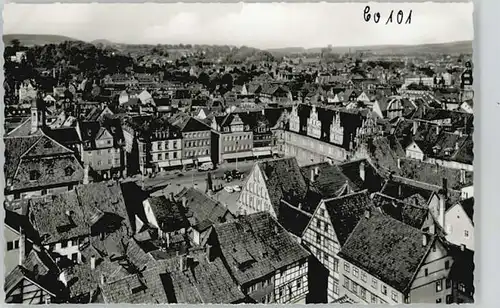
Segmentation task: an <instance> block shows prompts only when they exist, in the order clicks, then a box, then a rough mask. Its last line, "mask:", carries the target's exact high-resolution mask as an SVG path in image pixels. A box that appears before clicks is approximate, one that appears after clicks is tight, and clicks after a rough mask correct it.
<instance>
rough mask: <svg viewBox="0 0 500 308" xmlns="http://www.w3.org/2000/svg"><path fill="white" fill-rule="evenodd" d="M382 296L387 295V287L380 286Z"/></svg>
mask: <svg viewBox="0 0 500 308" xmlns="http://www.w3.org/2000/svg"><path fill="white" fill-rule="evenodd" d="M382 294H384V295H387V286H386V285H382Z"/></svg>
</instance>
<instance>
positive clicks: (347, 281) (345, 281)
mask: <svg viewBox="0 0 500 308" xmlns="http://www.w3.org/2000/svg"><path fill="white" fill-rule="evenodd" d="M344 288H345V289H346V290H348V289H349V278H347V277H344Z"/></svg>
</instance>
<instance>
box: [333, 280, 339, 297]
mask: <svg viewBox="0 0 500 308" xmlns="http://www.w3.org/2000/svg"><path fill="white" fill-rule="evenodd" d="M333 293H335V294H339V283H338V282H337V281H333Z"/></svg>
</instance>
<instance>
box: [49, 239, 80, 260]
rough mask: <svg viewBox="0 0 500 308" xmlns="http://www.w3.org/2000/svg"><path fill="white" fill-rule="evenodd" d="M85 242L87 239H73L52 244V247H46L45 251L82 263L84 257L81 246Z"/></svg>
mask: <svg viewBox="0 0 500 308" xmlns="http://www.w3.org/2000/svg"><path fill="white" fill-rule="evenodd" d="M84 241H85V238H72V239H69V240H63V241H59V242H57V243H52V244H50V245H45V249H47V250H48V251H51V252H55V253H57V254H60V255H61V256H63V257H66V258H68V259H70V260H74V261H76V262H81V261H82V255H81V253H80V244H81V243H83V242H84Z"/></svg>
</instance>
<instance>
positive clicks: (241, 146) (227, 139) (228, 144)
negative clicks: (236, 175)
mask: <svg viewBox="0 0 500 308" xmlns="http://www.w3.org/2000/svg"><path fill="white" fill-rule="evenodd" d="M220 143H221V156H222V157H221V160H225V159H233V158H229V157H232V156H233V155H235V156H238V155H237V154H238V153H241V156H238V157H241V158H243V157H247V156H248V155H247V154H248V152H251V151H252V149H253V134H252V132H251V131H246V132H245V131H243V132H230V133H222V134H221V137H220ZM236 143H238V144H236ZM225 154H231V155H225Z"/></svg>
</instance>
